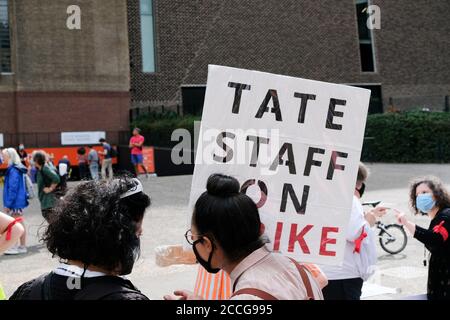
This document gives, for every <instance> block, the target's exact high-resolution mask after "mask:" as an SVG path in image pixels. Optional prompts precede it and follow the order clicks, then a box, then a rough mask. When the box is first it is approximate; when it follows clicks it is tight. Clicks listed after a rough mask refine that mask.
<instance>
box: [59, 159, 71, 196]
mask: <svg viewBox="0 0 450 320" xmlns="http://www.w3.org/2000/svg"><path fill="white" fill-rule="evenodd" d="M57 169H58V174H59V178H60V180H61V182H60V185H61V189H62V190H66V189H67V179H68V178H69V172H70V161H69V157H68V156H66V155H65V156H63V157H62V159H61V160H59V162H58V168H57Z"/></svg>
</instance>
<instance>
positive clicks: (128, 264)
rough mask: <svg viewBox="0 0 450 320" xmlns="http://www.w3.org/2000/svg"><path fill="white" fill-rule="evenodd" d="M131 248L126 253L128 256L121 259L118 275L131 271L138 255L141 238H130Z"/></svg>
mask: <svg viewBox="0 0 450 320" xmlns="http://www.w3.org/2000/svg"><path fill="white" fill-rule="evenodd" d="M131 246H132V247H133V249H132V250H130V252H129V253H128V256H127V257H126V258H125V259H124V261H122V265H121V270H120V271H121V272H120V275H121V276H124V275H127V274H130V273H131V271H133V267H134V263H135V261H136V260H137V258H138V257H139V252H140V247H141V239H140V238H139V237H133V239H132V245H131Z"/></svg>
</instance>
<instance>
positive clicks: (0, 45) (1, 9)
mask: <svg viewBox="0 0 450 320" xmlns="http://www.w3.org/2000/svg"><path fill="white" fill-rule="evenodd" d="M9 72H11V37H10V31H9V17H8V0H0V73H9Z"/></svg>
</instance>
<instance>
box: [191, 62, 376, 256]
mask: <svg viewBox="0 0 450 320" xmlns="http://www.w3.org/2000/svg"><path fill="white" fill-rule="evenodd" d="M369 99H370V90H366V89H361V88H356V87H350V86H345V85H338V84H332V83H326V82H319V81H313V80H306V79H301V78H294V77H287V76H281V75H275V74H269V73H263V72H257V71H250V70H243V69H236V68H229V67H222V66H215V65H210V66H209V69H208V83H207V88H206V95H205V103H204V108H203V115H202V123H201V128H200V137H199V143H198V148H197V154H196V165H195V170H194V176H193V180H192V188H191V195H190V204H189V217H188V218H189V221H190V216H191V213H192V209H193V207H194V204H195V202H196V200H197V199H198V197H199V196H200V195H201V194H202V193H203V192H204V191H205V189H206V181H207V179H208V177H209V176H210V175H211V174H212V173H223V174H226V175H231V176H234V177H235V178H237V179H238V180H239V182H240V184H241V186H243V185H246V186H247V187H248V188H246V193H247V194H248V195H249V196H250V197H251V198H252V199H253V200H254V201H255V203H257V204H258V206H259V212H260V216H261V220H262V222H263V223H264V225H265V233H266V235H267V236H268V237H269V238H270V240H271V243H270V244H269V247H270V248H271V249H273V250H275V251H281V252H283V253H284V254H286V255H288V256H292V257H295V258H297V259H299V260H300V261H304V262H313V263H320V264H330V265H340V264H341V263H342V260H343V254H344V246H345V241H346V240H345V232H346V228H347V224H348V222H349V218H350V211H351V207H352V197H353V193H354V188H355V182H356V175H357V170H358V164H359V161H360V156H361V149H362V143H363V136H364V129H365V124H366V117H367V110H368V105H369ZM255 137H259V138H258V139H256V138H255ZM258 142H259V143H258ZM221 143H223V144H221ZM258 145H259V148H258ZM257 151H258V152H257ZM265 193H267V194H265Z"/></svg>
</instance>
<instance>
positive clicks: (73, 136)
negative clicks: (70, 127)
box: [61, 131, 106, 145]
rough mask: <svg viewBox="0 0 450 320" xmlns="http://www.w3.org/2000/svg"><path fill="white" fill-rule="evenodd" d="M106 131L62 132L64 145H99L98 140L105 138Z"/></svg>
mask: <svg viewBox="0 0 450 320" xmlns="http://www.w3.org/2000/svg"><path fill="white" fill-rule="evenodd" d="M105 137H106V133H105V131H76V132H61V144H62V145H87V144H98V143H99V142H98V140H99V139H101V138H105Z"/></svg>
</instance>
